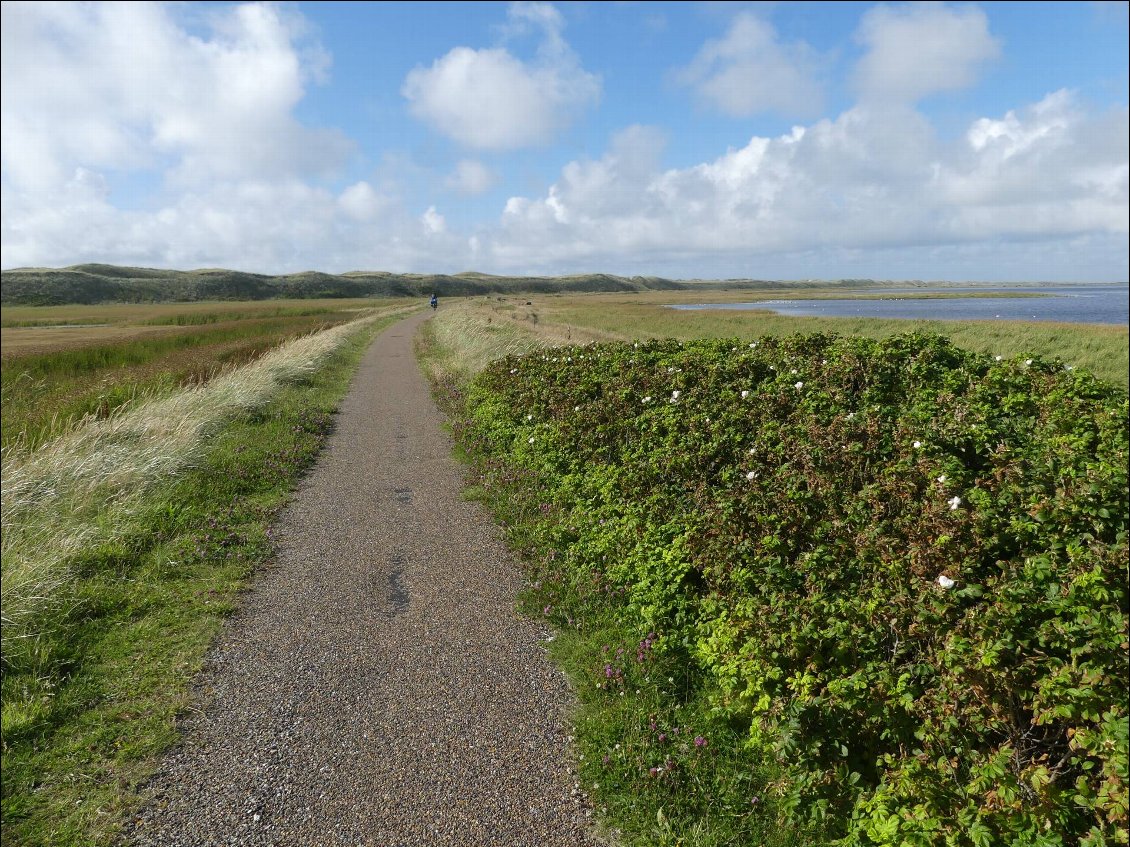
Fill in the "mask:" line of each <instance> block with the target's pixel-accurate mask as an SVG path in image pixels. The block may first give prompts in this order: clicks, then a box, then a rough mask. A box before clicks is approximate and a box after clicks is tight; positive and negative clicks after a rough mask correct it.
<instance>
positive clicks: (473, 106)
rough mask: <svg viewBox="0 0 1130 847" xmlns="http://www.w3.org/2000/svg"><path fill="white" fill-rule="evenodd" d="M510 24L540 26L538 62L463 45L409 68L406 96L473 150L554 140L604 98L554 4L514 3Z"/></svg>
mask: <svg viewBox="0 0 1130 847" xmlns="http://www.w3.org/2000/svg"><path fill="white" fill-rule="evenodd" d="M509 22H510V24H511V25H512V26H513V27H523V26H528V25H536V26H537V27H538V28H539V29H540V31H541V34H542V42H541V45H540V47H539V51H538V57H537V59H536V61H533V62H524V61H522V60H520V59H518V58H516V57H515V56H513V55H511V54H510V52H509V51H508V50H506V49H504V48H489V49H482V50H473V49H471V48H470V47H456V48H454V49H452V50H451V51H450V52H448V53H447V54H446V55H444V56H443V57H441V58H439V59H437V60H436V61H435V62H433V63H432V65H431V67H429V68H425V67H416V68H415V69H413V70H412V71H410V72H409V74H408V76H407V78H406V79H405V80H404V85H403V87H402V88H401V93H402V94H403V95H404V97H405V98H407V99H408V101H409V109H410V111H411V112H412V114H413V115H414V116H415V117H417V118H418V119H420V120H422V121H424V122H425V123H427V124H429V125H430V126H432V127H434V128H435V129H437V130H439V131H440V132H442V133H444V134H445V135H447V136H449V137H451V138H453V139H455V140H456V141H458V142H459V143H461V144H463V145H465V146H467V147H472V148H476V149H481V150H514V149H518V148H522V147H530V146H536V145H540V144H544V143H546V142H548V141H550V140H552V138H553V137H554V135H555V134H556V133H557V132H559V131H560V130H562V129H564V128H565V127H567V126H568V125H569V124H571V123H572V122H573V120H575V119H576V117H577V116H578V115H579V114H580V113H581V112H582V111H584V109H586V108H588V107H589V106H590V105H592V104H594V103H595V102H596V101H597V100H598V99H599V96H600V78H599V77H597V76H595V75H593V74H590V73H588V72H587V71H585V70H584V69H583V68H582V67H581V66H580V63H579V61H578V60H577V57H576V56H575V54H574V53H573V51H572V50H571V49H570V48H569V46H568V45H567V44H566V43H565V41H564V39H563V38H562V36H561V28H562V27H563V26H564V22H563V20H562V18H561V16H560V13H559V12H557V10H556V9H555V8H554V7H553V6H551V5H549V4H546V3H515V4H512V5H511V7H510V11H509Z"/></svg>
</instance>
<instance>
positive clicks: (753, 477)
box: [745, 471, 757, 481]
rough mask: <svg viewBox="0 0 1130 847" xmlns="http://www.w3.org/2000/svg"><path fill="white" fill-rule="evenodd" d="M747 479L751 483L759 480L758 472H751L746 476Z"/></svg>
mask: <svg viewBox="0 0 1130 847" xmlns="http://www.w3.org/2000/svg"><path fill="white" fill-rule="evenodd" d="M745 478H746V479H748V480H751V481H752V480H755V479H757V471H750V472H749V473H747V474H746V475H745Z"/></svg>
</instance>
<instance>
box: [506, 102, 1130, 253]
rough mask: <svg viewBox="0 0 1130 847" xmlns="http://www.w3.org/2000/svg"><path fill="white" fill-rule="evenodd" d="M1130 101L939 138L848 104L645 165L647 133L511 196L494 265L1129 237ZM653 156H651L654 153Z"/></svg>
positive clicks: (1024, 117)
mask: <svg viewBox="0 0 1130 847" xmlns="http://www.w3.org/2000/svg"><path fill="white" fill-rule="evenodd" d="M1127 117H1128V116H1127V112H1126V110H1125V109H1119V110H1116V111H1115V112H1114V113H1112V114H1110V115H1105V116H1095V115H1088V114H1085V113H1084V112H1083V111H1082V110H1081V108H1080V107H1079V106H1078V105H1077V104H1076V103H1075V101H1074V100H1073V98H1072V97H1071V95H1070V94H1068V93H1066V92H1059V93H1057V94H1054V95H1051V96H1050V97H1048V98H1046V99H1045V100H1044V101H1042V102H1040V103H1038V104H1035V105H1033V106H1031V107H1030V108H1028V109H1025V110H1021V111H1019V112H1015V113H1009V114H1008V115H1006V116H1004V117H1003V118H1000V119H986V120H981V121H977V122H975V123H974V124H973V125H972V126H971V127H970V131H969V133H968V135H967V137H966V138H965V139H962V140H961V141H960V143H958V144H956V145H945V144H942V143H941V142H940V141H939V140H938V139H937V138H936V136H935V134H934V132H933V129H932V127H931V126H930V125H929V123H928V122H927V121H926V120H925V119H924V118H923V117H922V116H921V115H920V114H919V113H917V112H915V111H914V110H912V109H910V108H907V107H895V106H886V107H883V108H878V107H864V106H859V107H856V108H854V109H851V110H849V111H847V112H845V113H844V114H842V115H841V116H840V117H838V118H837V119H835V120H822V121H818V122H817V123H815V124H813V125H811V126H808V127H798V128H796V129H794V130H793V131H792V132H791V133H788V134H786V135H782V136H779V137H776V138H762V137H754V138H752V139H751V140H750V142H749V143H748V144H747V145H746V146H745V147H743V148H740V149H731V150H729V151H728V152H727V153H726V154H724V155H722V156H720V157H718V158H717V159H715V160H713V161H711V162H706V163H703V164H700V165H696V166H694V167H690V168H684V169H673V170H667V171H660V170H659V169H658V168H656V167H654V166H650V167H649V166H644V165H641V163H642V162H646V161H647V160H648V158H647V157H646V156H640V155H638V153H637V152H636V151H638V150H640V149H646V147H647V145H646V144H644V143H643V142H644V141H645V140H646V139H647V137H648V133H646V132H645V131H642V130H638V129H637V130H633V131H632V133H630V134H629V135H627V136H621V137H619V138H617V139H616V140H615V141H614V142H613V144H612V146H611V148H610V150H609V152H608V153H607V154H606V155H605V156H603V157H602V158H601V159H599V160H597V161H578V162H572V163H570V164H569V165H567V166H566V167H565V168H563V169H562V172H561V176H560V178H559V179H558V180H557V182H556V183H554V184H553V185H552V186H551V187H550V189H549V190H548V191H547V192H546V194H545V196H543V197H542V198H541V199H530V198H523V197H514V198H511V200H510V201H509V202H508V203H507V206H506V209H505V211H504V213H503V216H502V220H501V232H500V234H499V236H498V237H497V239H496V240H495V242H494V244H493V251H494V253H493V255H495V257H496V259H497V260H498V262H499V263H501V264H503V265H505V266H511V267H530V266H531V265H532V266H533V267H538V266H539V265H538V264H537V262H538V261H539V259H540V262H541V266H544V267H548V268H552V267H555V266H562V265H566V264H567V263H569V262H578V261H583V262H584V263H586V264H599V262H600V260H601V259H604V260H605V261H612V262H615V261H617V257H622V256H632V257H634V259H635V262H636V264H637V265H638V264H640V263H647V262H652V263H658V264H664V263H669V262H671V261H676V260H681V258H682V257H686V256H700V257H706V256H710V257H711V260H712V261H725V259H724V258H720V257H726V256H729V257H731V261H742V260H748V261H756V260H757V258H758V257H768V256H773V255H784V254H798V253H804V252H815V253H823V254H825V255H827V254H828V253H829V252H843V251H848V252H850V251H860V250H863V251H871V250H876V249H879V250H890V251H898V250H906V249H911V248H914V249H927V250H930V249H934V248H937V247H944V246H946V245H949V246H954V247H956V246H960V245H964V244H977V243H1002V244H1003V243H1008V242H1011V241H1024V240H1028V239H1031V238H1032V237H1034V236H1039V237H1040V238H1042V239H1046V240H1049V241H1055V240H1058V239H1072V238H1077V237H1081V236H1084V235H1087V234H1091V235H1094V236H1096V237H1109V238H1114V239H1115V240H1118V239H1122V240H1123V241H1124V240H1125V234H1126V232H1127V210H1128V205H1130V200H1128V193H1127V146H1128V143H1127V128H1126V125H1127ZM655 161H656V157H655V156H652V157H651V162H652V164H653V165H654V162H655Z"/></svg>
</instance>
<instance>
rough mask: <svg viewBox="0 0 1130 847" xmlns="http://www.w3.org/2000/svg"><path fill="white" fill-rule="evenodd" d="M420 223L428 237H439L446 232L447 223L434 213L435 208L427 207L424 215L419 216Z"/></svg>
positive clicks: (441, 216)
mask: <svg viewBox="0 0 1130 847" xmlns="http://www.w3.org/2000/svg"><path fill="white" fill-rule="evenodd" d="M420 223H422V224H423V225H424V232H426V233H427V234H428V235H439V234H441V233H443V232H446V231H447V221H445V220H444V218H443V215H441V214H440V213H439V212H437V211H436V207H435V206H428V208H427V210H426V211H425V212H424V214H422V215H420Z"/></svg>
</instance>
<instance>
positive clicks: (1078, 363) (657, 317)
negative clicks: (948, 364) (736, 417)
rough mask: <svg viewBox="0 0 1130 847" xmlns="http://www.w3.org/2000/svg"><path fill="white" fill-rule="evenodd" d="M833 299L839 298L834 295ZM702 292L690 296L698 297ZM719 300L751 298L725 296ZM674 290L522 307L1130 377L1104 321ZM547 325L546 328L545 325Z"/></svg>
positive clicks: (606, 332)
mask: <svg viewBox="0 0 1130 847" xmlns="http://www.w3.org/2000/svg"><path fill="white" fill-rule="evenodd" d="M839 296H843V295H842V294H840V295H839ZM702 298H703V294H702V293H701V292H700V293H699V294H698V295H697V300H698V301H699V302H701V300H702ZM712 299H715V300H716V302H722V301H723V300H730V301H734V300H742V301H746V300H752V299H754V298H752V297H749V296H746V295H738V294H734V293H728V294H727V295H726V296H725V297H720V298H712ZM694 300H695V297H694V296H691V295H687V294H685V293H680V294H678V295H669V294H648V295H591V296H588V297H538V298H535V299H533V300H532V305H531V306H530V307H528V308H529V309H530V310H531V311H532V312H533V313H534V314H536V315H538V318H539V325H541V326H546V325H548V327H554V326H556V327H558V328H569V329H570V330H572V331H574V332H583V331H589V332H594V333H599V334H601V335H602V336H603V337H604V338H606V339H616V340H625V341H627V340H639V339H644V338H677V339H680V340H690V339H692V338H732V337H736V338H745V339H750V340H752V339H753V338H756V337H758V336H763V335H775V336H786V335H792V334H795V333H813V332H823V333H836V334H838V335H860V336H864V337H867V338H876V339H879V338H885V337H887V336H891V335H897V334H900V333H905V332H919V333H937V334H940V335H945V336H948V337H949V338H950V339H951V340H952V341H953V343H954V344H956V345H957V346H958V347H962V348H964V349H966V350H972V351H975V352H978V353H987V354H989V355H1000V356H1004V357H1006V358H1009V357H1012V356H1032V355H1036V356H1040V357H1043V358H1047V359H1061V360H1062V361H1063V362H1064V363H1065V364H1068V365H1071V366H1073V367H1076V368H1081V369H1084V370H1087V371H1090V372H1091V373H1093V374H1094V375H1095V376H1097V377H1099V378H1100V379H1104V380H1106V381H1107V382H1110V383H1113V384H1114V385H1121V386H1123V387H1125V386H1127V384H1128V382H1130V332H1128V330H1127V328H1126V327H1124V326H1117V325H1109V324H1057V323H1046V322H1026V321H943V320H937V321H933V320H893V319H883V318H807V317H790V316H786V315H778V314H776V313H774V312H771V311H768V310H766V311H757V310H754V311H741V312H736V311H722V310H717V311H709V310H705V311H676V310H674V309H669V308H667V307H666V306H665V305H664V304H666V303H676V302H684V303H686V302H694ZM548 327H547V328H548Z"/></svg>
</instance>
